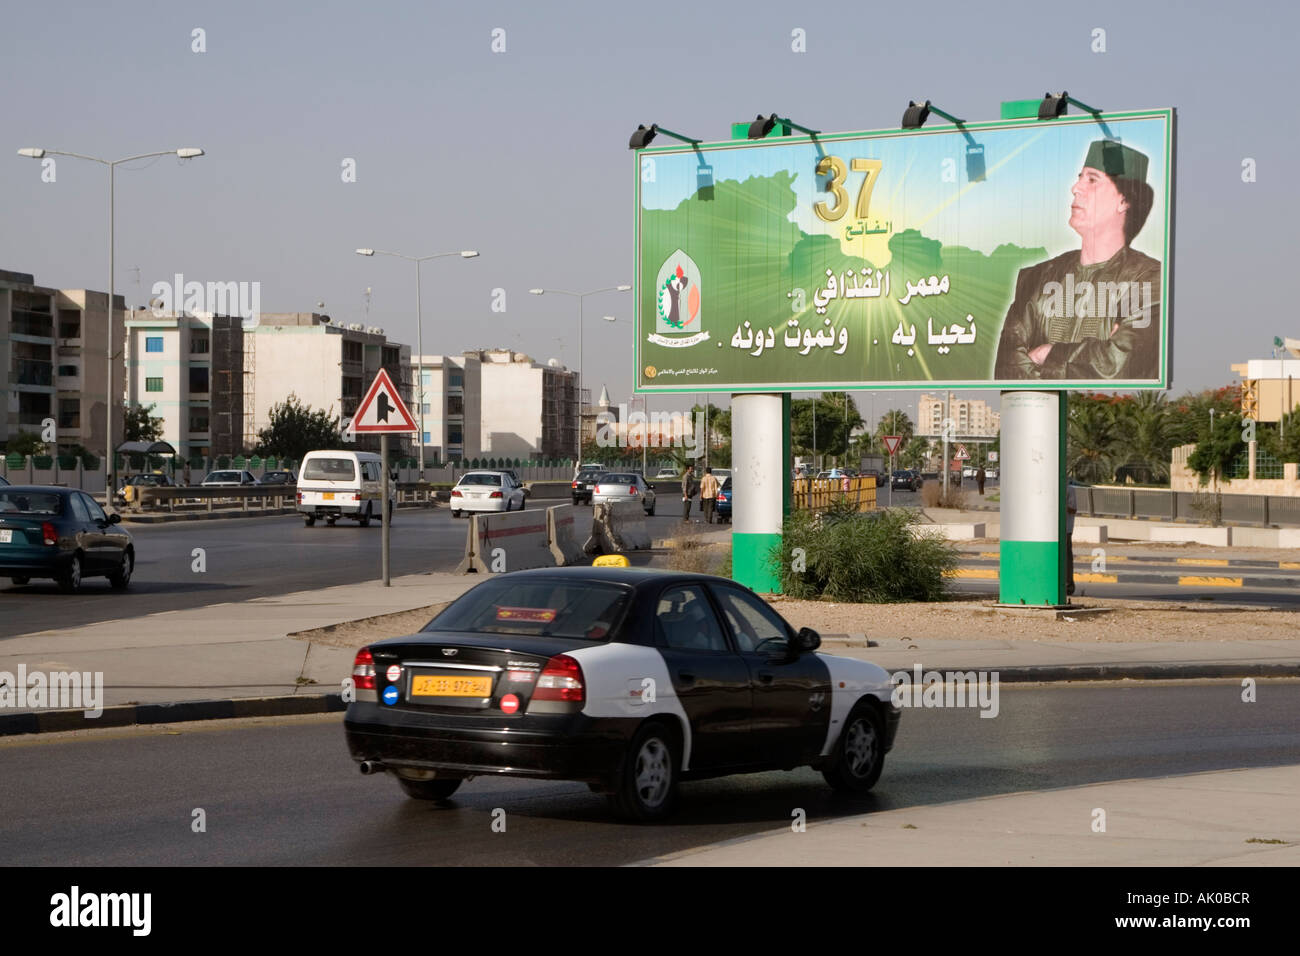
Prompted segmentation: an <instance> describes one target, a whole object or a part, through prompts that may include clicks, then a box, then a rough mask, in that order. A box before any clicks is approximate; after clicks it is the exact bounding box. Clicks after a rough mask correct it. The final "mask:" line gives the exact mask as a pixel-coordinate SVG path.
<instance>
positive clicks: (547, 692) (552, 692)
mask: <svg viewBox="0 0 1300 956" xmlns="http://www.w3.org/2000/svg"><path fill="white" fill-rule="evenodd" d="M586 699H587V689H586V686H585V685H584V684H583V680H582V667H581V666H579V664H578V662H577V661H576V660H574V659H573V658H572V657H570V656H569V655H568V654H556V655H555V656H554V657H552V658H551V659H550V660H549V661H547V662H546V666H545V667H544V668H542V673H541V676H540V677H538V678H537V689H536V690H535V691H533V700H565V701H569V702H571V703H578V704H580V703H582V702H583V701H585V700H586Z"/></svg>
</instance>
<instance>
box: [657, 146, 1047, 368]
mask: <svg viewBox="0 0 1300 956" xmlns="http://www.w3.org/2000/svg"><path fill="white" fill-rule="evenodd" d="M794 181H795V174H793V173H790V172H788V171H785V170H782V171H780V172H777V173H775V174H773V175H771V176H764V177H760V176H754V177H751V178H749V179H747V180H745V181H744V182H737V181H735V180H724V181H721V182H719V183H717V184H716V185H715V186H714V187H713V188H712V189H711V190H707V189H701V190H699V191H698V192H697V193H696V194H695V195H694V196H692V197H690V198H688V199H685V200H683V201H682V202H681V203H680V204H679V205H678V206H677V208H675V209H671V210H642V212H641V273H640V285H639V295H640V296H641V303H640V305H641V312H640V314H641V315H642V316H643V317H644V320H643V324H642V335H641V341H640V350H641V352H640V363H639V364H640V366H641V368H640V369H639V370H638V371H639V373H640V376H641V381H642V382H643V384H652V381H651V380H650V379H649V378H647V377H646V375H645V369H646V367H647V366H650V367H653V368H654V369H655V370H656V374H655V378H654V380H653V384H655V385H664V386H669V387H673V386H686V385H688V384H690V385H708V384H709V383H710V382H718V383H722V382H746V383H771V384H783V383H797V382H834V383H846V384H849V383H854V382H873V381H918V382H924V381H946V382H958V381H961V382H975V381H981V380H987V379H989V378H991V377H992V372H993V361H994V357H995V355H996V354H997V346H998V336H999V335H1000V333H1001V331H1002V322H1003V320H1004V319H1005V317H1006V313H1007V308H1008V307H1009V306H1010V304H1011V299H1012V297H1013V295H1014V292H1015V281H1016V274H1017V273H1018V272H1019V270H1020V269H1022V268H1024V267H1025V266H1027V265H1032V264H1034V263H1037V262H1042V261H1043V260H1045V259H1047V258H1048V253H1047V250H1046V249H1044V248H1041V247H1040V248H1033V249H1025V248H1021V247H1018V246H1015V245H1010V244H1008V245H1002V246H998V247H997V248H996V249H995V250H994V251H993V254H992V255H984V254H983V253H981V252H978V251H976V250H973V249H969V248H966V247H964V246H944V245H943V244H942V243H941V242H939V241H938V240H935V239H928V238H926V237H925V235H924V234H923V233H922V232H921V231H920V230H918V229H909V228H905V227H904V224H901V223H898V222H895V224H894V228H895V229H896V230H899V231H895V232H892V233H891V234H889V236H888V239H887V240H886V239H885V237H884V236H876V237H872V241H873V242H874V243H875V245H874V246H870V245H869V244H868V243H867V242H866V241H865V240H852V241H850V242H848V243H845V242H841V241H840V239H839V238H837V237H838V236H843V235H844V231H845V228H846V226H851V225H852V224H853V220H852V218H851V210H850V215H846V216H845V217H844V218H843V219H841V220H840V221H839V222H838V223H834V224H831V225H832V226H833V228H834V234H833V235H809V234H808V233H805V232H804V231H803V230H802V229H800V228H799V227H798V226H797V225H796V224H795V223H793V222H791V221H790V218H789V217H790V214H791V213H792V212H793V211H794V209H795V205H796V203H797V202H798V197H797V195H796V193H795V190H794ZM882 185H884V184H883V183H882ZM709 193H711V194H712V195H711V196H710V195H709ZM877 194H879V193H877ZM858 247H860V248H862V250H863V254H860V255H853V254H852V253H853V250H854V249H855V248H858ZM869 248H874V249H875V259H876V260H879V261H873V259H872V258H871V257H870V256H869V255H867V254H866V253H867V250H868V249H869ZM678 249H681V250H682V251H684V252H685V253H686V254H687V255H689V256H690V257H691V258H692V259H694V260H695V263H696V265H698V266H699V269H700V276H701V282H700V285H701V289H700V292H701V305H700V313H699V317H698V320H697V321H696V322H694V323H691V324H689V325H688V326H687V327H686V328H685V329H683V330H682V331H683V333H698V332H701V331H704V332H707V333H708V334H709V338H708V339H707V340H705V341H702V342H700V343H699V344H697V345H694V346H691V347H688V348H669V347H666V346H662V345H656V344H654V343H651V342H647V341H646V335H647V334H649V333H651V332H654V331H655V314H656V312H655V296H656V292H657V290H656V289H655V288H654V285H655V276H656V275H657V274H658V272H659V269H660V267H661V266H662V265H663V264H664V261H665V260H666V259H667V258H668V257H669V256H670V255H672V254H673V253H674V252H676V251H677V250H678ZM883 250H887V253H884V252H883ZM828 269H829V270H830V273H831V274H832V275H834V276H835V279H836V283H837V285H838V284H839V283H840V282H841V281H843V282H844V283H845V284H846V285H853V284H856V283H850V281H849V279H848V278H847V277H848V276H850V275H853V276H856V277H857V281H861V282H863V283H864V284H865V282H866V279H864V278H863V270H864V269H867V270H871V273H870V278H871V279H876V278H877V270H880V269H883V270H884V271H886V272H888V274H889V294H888V295H883V294H882V295H880V296H879V297H872V298H865V297H864V298H843V297H837V298H835V299H831V300H830V301H828V302H826V303H825V312H824V314H819V313H818V312H817V308H816V305H815V302H814V298H815V293H816V292H817V291H818V290H824V289H825V288H826V284H827V270H828ZM850 270H852V271H850ZM930 276H937V277H938V278H939V279H940V280H941V279H943V277H944V276H947V288H948V291H947V292H945V293H942V294H935V295H928V296H921V295H914V296H912V297H911V299H910V301H908V302H907V303H906V304H903V303H902V302H900V301H899V300H901V299H904V298H907V297H908V290H907V283H909V282H910V283H912V284H914V285H915V284H916V283H918V282H919V281H921V280H928V279H929V277H930ZM841 277H844V278H843V279H842V278H841ZM800 290H802V291H800ZM800 306H802V308H800ZM967 316H970V317H971V318H972V319H973V322H974V329H975V341H974V342H964V343H950V344H948V345H946V346H943V347H942V348H941V347H940V345H939V344H937V343H936V344H931V343H930V341H929V330H930V329H931V328H933V329H934V330H935V331H937V332H941V331H942V330H945V329H950V328H951V326H952V325H953V324H958V325H960V326H961V327H962V328H963V329H966V328H970V327H971V321H970V320H968V319H967ZM792 319H793V320H795V323H796V324H795V325H791V324H790V321H791V320H792ZM828 319H829V320H830V321H829V324H828V323H827V320H828ZM745 322H749V323H750V330H751V331H752V330H760V329H761V330H762V332H763V334H764V338H765V339H766V337H767V330H768V329H771V330H772V333H773V338H774V340H775V344H774V345H773V346H772V347H771V348H764V349H763V351H762V352H761V354H758V355H754V354H752V353H753V352H754V351H756V349H755V348H748V349H744V348H737V347H734V346H733V344H732V340H733V337H734V334H735V332H736V330H737V329H738V328H742V327H743V325H744V323H745ZM900 323H901V324H902V326H903V333H902V335H901V338H903V341H902V342H895V341H894V339H895V338H899V337H900V336H899V334H898V329H899V325H900ZM804 330H811V332H812V333H813V335H814V336H815V335H816V333H817V332H818V331H825V332H829V333H831V334H832V336H833V340H834V342H835V345H834V346H833V347H822V346H814V347H812V348H811V350H810V351H808V352H807V354H801V352H802V351H803V349H804V346H803V345H802V342H803V332H804ZM841 330H847V336H848V340H847V347H846V348H845V349H844V351H843V353H842V354H840V355H836V354H833V353H834V350H835V349H838V348H839V347H840V343H841V342H842V341H843V340H842V339H841V338H840V333H841ZM744 331H745V330H743V328H742V337H743V332H744ZM795 334H797V335H798V336H799V338H800V342H801V344H800V345H799V346H798V347H790V346H787V345H786V344H785V340H786V336H787V335H790V336H791V337H793V336H794V335H795ZM913 334H914V335H915V338H914V340H913V341H912V342H911V343H910V344H909V343H907V341H906V339H907V338H908V337H910V336H911V335H913ZM823 341H825V339H823ZM909 352H910V354H909Z"/></svg>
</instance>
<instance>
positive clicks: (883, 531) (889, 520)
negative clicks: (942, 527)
mask: <svg viewBox="0 0 1300 956" xmlns="http://www.w3.org/2000/svg"><path fill="white" fill-rule="evenodd" d="M919 520H920V513H919V512H918V511H916V510H914V509H910V508H892V509H889V510H887V511H877V512H865V513H859V512H855V511H851V510H848V509H836V508H832V509H830V510H829V511H827V512H826V513H825V514H823V515H815V514H812V513H810V512H806V511H801V512H796V513H795V514H792V515H791V516H790V517H789V518H787V519H786V522H785V527H784V535H783V537H784V540H783V542H782V547H781V548H780V549H776V548H774V549H773V550H772V552H771V553H770V554H769V555H768V560H769V561H770V562H772V566H773V567H774V568H775V569H777V570H778V573H779V576H780V578H781V589H782V591H783V592H784V593H785V594H787V595H789V596H790V597H793V598H801V599H804V600H815V599H817V598H820V597H827V598H830V599H832V600H836V601H847V602H851V603H868V604H884V603H891V602H897V601H938V600H942V599H943V598H944V597H946V596H947V582H946V579H945V572H947V571H950V570H952V569H954V568H956V566H957V562H958V560H959V558H958V552H957V549H956V548H955V547H954V546H953V545H952V544H951V543H950V542H948V541H946V540H943V539H939V538H933V537H920V538H918V537H915V536H913V534H912V532H911V530H910V529H911V526H912V525H914V524H917V523H918V522H919ZM795 548H801V549H803V552H802V553H803V558H802V562H799V561H795V560H793V554H794V549H795ZM801 565H802V567H801ZM800 567H801V569H799V568H800ZM797 569H798V570H797Z"/></svg>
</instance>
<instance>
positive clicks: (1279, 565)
mask: <svg viewBox="0 0 1300 956" xmlns="http://www.w3.org/2000/svg"><path fill="white" fill-rule="evenodd" d="M958 550H959V551H960V552H961V553H962V554H966V555H974V556H976V557H980V558H998V557H1000V553H999V552H997V551H977V550H974V549H970V548H959V549H958ZM1074 560H1075V561H1077V562H1084V563H1087V562H1090V561H1091V560H1092V553H1091V552H1086V551H1076V552H1075V554H1074ZM1118 561H1122V562H1124V563H1125V564H1176V565H1180V566H1182V567H1189V568H1265V569H1268V570H1278V571H1296V570H1300V561H1261V560H1258V559H1254V558H1180V557H1177V556H1175V555H1167V554H1114V555H1107V556H1106V563H1107V564H1113V563H1115V562H1118Z"/></svg>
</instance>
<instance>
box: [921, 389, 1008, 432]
mask: <svg viewBox="0 0 1300 956" xmlns="http://www.w3.org/2000/svg"><path fill="white" fill-rule="evenodd" d="M943 406H944V397H943V396H942V395H940V396H938V397H935V396H933V395H922V396H921V398H920V400H919V401H918V402H917V410H916V434H917V435H920V436H924V437H934V438H941V437H943V418H944V407H943ZM948 417H949V418H951V419H952V422H953V428H952V437H954V438H996V437H997V435H998V429H999V428H1001V422H1002V416H1001V415H1000V414H998V413H997V412H995V411H993V409H992V408H990V407H989V405H988V403H987V402H985V401H983V400H982V399H978V398H961V399H959V398H954V399H953V400H952V402H950V403H949V407H948Z"/></svg>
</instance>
